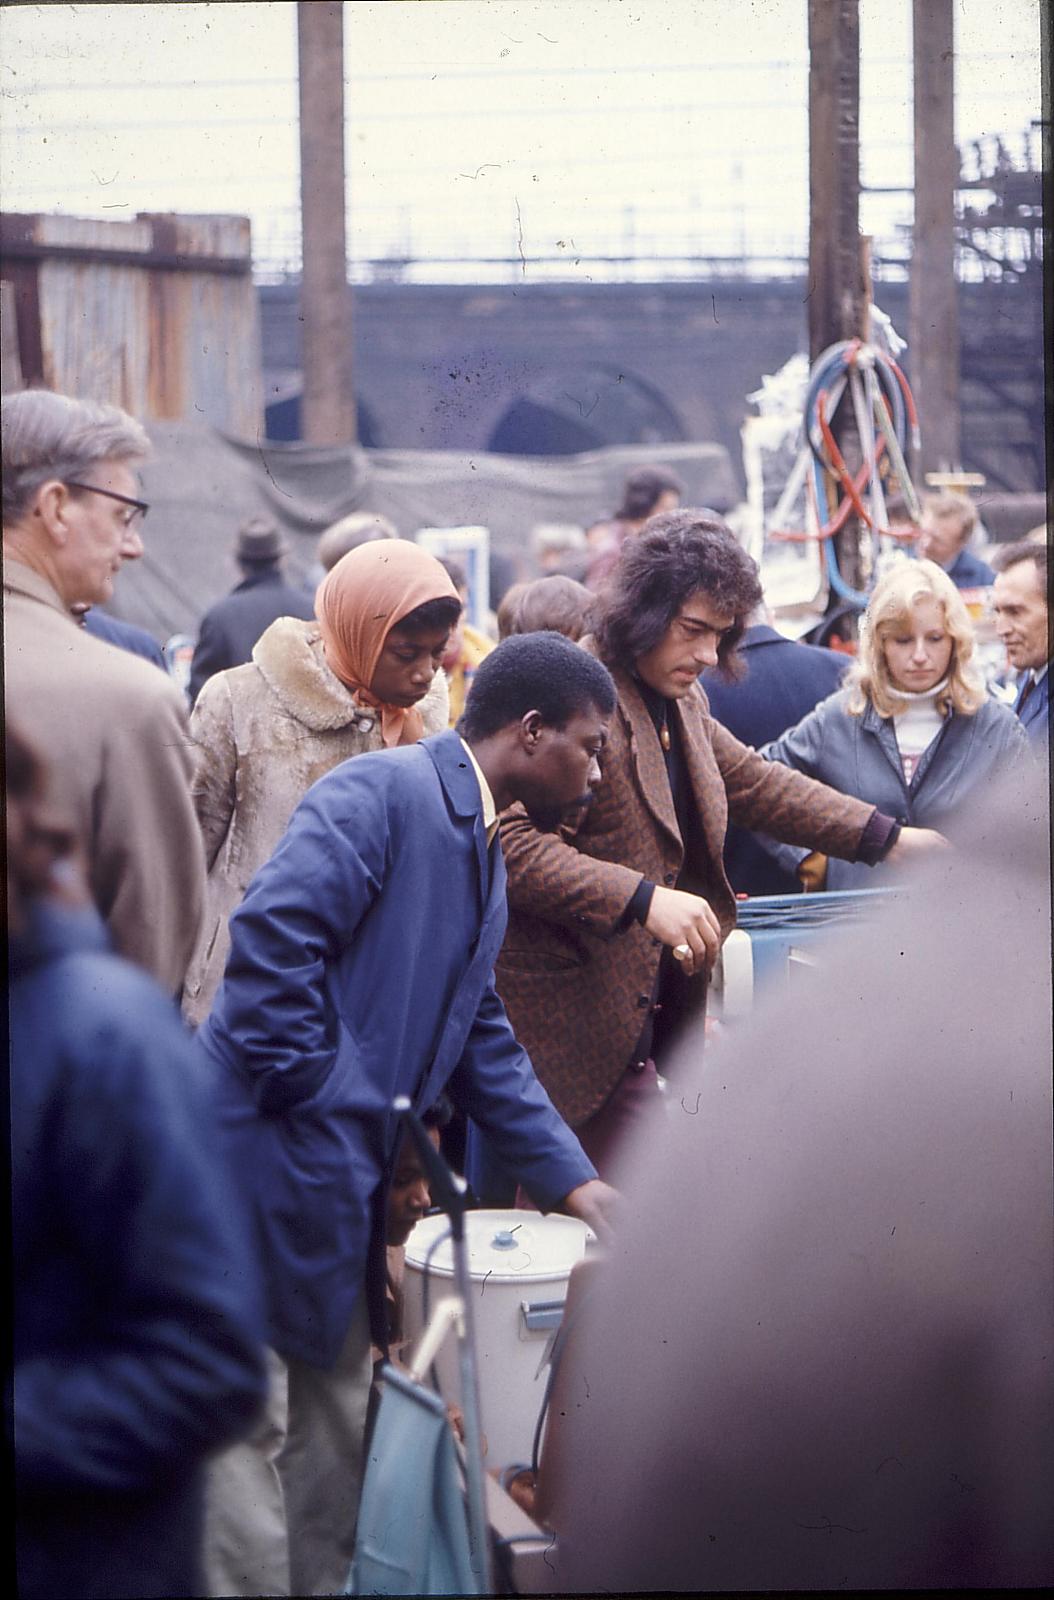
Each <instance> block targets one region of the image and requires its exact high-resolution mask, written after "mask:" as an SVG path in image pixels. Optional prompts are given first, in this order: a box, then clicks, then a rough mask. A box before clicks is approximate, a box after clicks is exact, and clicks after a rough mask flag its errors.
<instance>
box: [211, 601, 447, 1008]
mask: <svg viewBox="0 0 1054 1600" xmlns="http://www.w3.org/2000/svg"><path fill="white" fill-rule="evenodd" d="M447 707H448V697H447V687H446V678H445V676H444V674H443V673H442V672H441V671H440V672H437V673H436V675H435V678H434V679H433V681H432V685H431V688H430V689H429V690H428V693H427V694H426V695H425V697H424V699H423V700H422V701H421V702H420V705H419V706H418V710H419V711H420V713H421V716H422V718H423V720H424V725H425V727H424V731H425V734H426V735H428V734H430V733H442V732H443V730H444V729H445V728H446V725H447ZM190 729H191V736H192V738H193V740H194V743H195V745H196V747H197V748H196V764H195V769H194V781H193V794H194V804H195V805H196V807H197V812H198V820H199V822H200V824H201V831H202V835H203V837H204V840H205V856H206V863H207V867H208V884H207V887H206V907H205V916H204V919H203V921H202V926H201V937H200V938H199V940H198V943H197V947H196V949H195V951H194V955H193V958H192V960H191V963H190V970H189V971H188V973H187V981H186V985H185V987H184V993H183V1014H184V1016H185V1017H186V1019H187V1021H188V1022H190V1023H192V1024H194V1026H197V1025H198V1024H199V1023H201V1022H202V1021H204V1019H205V1017H207V1016H208V1013H209V1010H210V1008H211V1006H212V1001H213V998H214V996H215V993H216V990H217V988H218V987H219V982H220V979H221V978H222V976H223V969H224V967H225V965H226V962H227V954H228V951H229V949H230V938H229V935H228V931H227V923H228V920H229V918H230V915H231V913H232V912H233V911H235V910H236V909H237V907H238V906H239V905H240V904H241V900H242V897H243V895H244V894H245V891H246V889H247V888H248V887H249V883H250V881H251V880H252V878H253V876H254V874H255V873H256V871H257V869H258V868H259V867H262V866H263V864H264V862H265V861H267V860H268V859H269V858H270V856H271V855H272V854H273V853H274V850H275V849H276V847H277V845H278V843H279V840H280V839H281V837H282V835H283V833H284V832H285V830H286V826H287V824H288V822H289V819H290V817H291V816H292V814H293V812H294V811H295V810H296V807H297V806H298V805H299V803H300V801H301V800H302V799H303V797H304V795H305V794H306V793H307V791H308V789H310V787H311V785H312V784H313V783H314V782H315V781H316V780H317V779H318V778H321V777H322V776H323V774H325V773H327V772H329V771H331V770H332V768H333V767H336V766H339V764H340V763H341V762H342V761H347V760H348V759H349V757H351V756H358V755H362V754H363V752H364V751H367V750H380V749H382V748H383V745H382V741H381V728H380V720H379V716H378V714H377V712H376V711H375V710H374V709H373V708H372V707H370V706H366V705H361V704H360V703H359V702H358V701H357V700H356V698H355V695H354V694H353V692H352V691H351V690H350V689H348V688H346V687H345V685H344V684H343V683H341V681H340V679H339V678H337V677H336V676H335V675H334V673H333V672H332V670H331V669H330V667H329V666H328V665H327V663H326V658H325V656H324V654H323V651H322V639H321V635H320V633H319V629H318V624H317V623H314V622H302V621H300V620H299V618H296V617H279V619H278V621H277V622H273V623H272V624H271V626H270V627H269V628H268V629H267V630H266V632H265V633H263V634H262V635H261V637H260V639H259V640H258V641H257V643H256V646H255V648H254V650H253V659H252V661H251V662H249V663H248V664H247V665H246V666H244V667H232V668H230V669H229V670H228V671H227V672H220V673H217V674H216V676H215V677H213V678H210V679H209V680H208V682H207V683H206V684H205V685H204V687H203V688H202V691H201V693H200V695H199V696H198V699H197V703H196V705H195V707H194V711H193V714H192V716H191V721H190Z"/></svg>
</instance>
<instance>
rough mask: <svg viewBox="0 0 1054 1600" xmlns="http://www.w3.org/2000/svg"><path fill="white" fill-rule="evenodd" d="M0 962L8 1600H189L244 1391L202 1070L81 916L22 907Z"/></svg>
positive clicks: (37, 905) (247, 1347)
mask: <svg viewBox="0 0 1054 1600" xmlns="http://www.w3.org/2000/svg"><path fill="white" fill-rule="evenodd" d="M9 961H10V978H11V984H10V1039H11V1152H12V1180H13V1181H12V1224H13V1244H14V1285H15V1318H14V1430H15V1468H16V1493H17V1520H16V1559H17V1567H18V1571H17V1589H18V1593H19V1594H20V1595H21V1596H23V1597H31V1596H38V1597H43V1596H47V1597H53V1596H68V1595H74V1594H75V1595H78V1596H84V1597H95V1596H99V1597H102V1596H106V1597H107V1600H114V1597H117V1596H130V1595H135V1596H144V1595H200V1594H202V1593H203V1592H204V1589H203V1587H202V1582H203V1580H202V1577H201V1572H200V1567H199V1560H200V1552H199V1546H200V1517H201V1479H202V1468H203V1463H204V1459H205V1456H206V1454H208V1453H209V1452H211V1451H212V1450H214V1449H215V1448H217V1447H219V1446H221V1445H224V1444H226V1443H227V1442H229V1441H230V1440H231V1439H233V1438H234V1437H236V1436H237V1435H238V1434H239V1433H241V1432H244V1431H246V1430H247V1429H248V1427H249V1425H250V1424H251V1421H252V1418H253V1416H254V1414H255V1411H256V1408H257V1405H258V1403H259V1401H260V1399H261V1397H262V1394H263V1387H264V1384H263V1366H262V1355H261V1348H260V1338H259V1335H260V1307H259V1291H258V1285H257V1282H256V1274H255V1271H254V1269H253V1267H252V1264H251V1261H250V1257H249V1253H248V1248H247V1244H246V1241H245V1238H244V1236H243V1235H242V1234H241V1233H240V1231H239V1230H238V1228H237V1225H236V1222H235V1220H234V1213H233V1205H232V1200H231V1196H230V1192H229V1190H228V1187H227V1182H226V1179H225V1175H224V1173H223V1171H222V1168H221V1166H220V1163H219V1158H218V1155H217V1154H216V1153H215V1152H214V1151H213V1149H212V1147H211V1132H210V1129H209V1127H208V1124H207V1121H206V1116H205V1112H204V1105H205V1097H204V1094H203V1092H202V1089H201V1085H200V1082H199V1081H196V1079H198V1078H199V1076H200V1063H199V1062H198V1059H197V1056H196V1052H195V1051H194V1049H193V1046H192V1044H191V1042H190V1040H189V1039H188V1038H187V1036H186V1035H185V1033H184V1031H183V1029H182V1027H181V1025H180V1022H179V1020H178V1017H177V1015H176V1013H175V1011H174V1009H173V1006H172V1003H171V1001H170V1000H169V999H168V998H167V997H166V996H165V995H164V994H162V992H161V990H160V989H159V988H158V987H157V985H156V984H155V983H154V982H153V981H152V980H151V979H150V978H148V977H147V976H146V975H145V974H144V973H142V972H140V971H139V970H138V969H137V968H135V967H132V966H131V965H129V964H128V963H127V962H125V961H123V960H121V959H120V958H118V957H117V956H114V955H112V954H111V953H110V952H109V949H108V947H107V937H106V933H105V930H104V928H103V925H102V923H101V922H100V921H99V919H98V918H97V916H96V915H95V913H94V911H88V910H83V911H82V910H79V909H78V910H74V909H69V908H67V907H65V906H63V905H60V904H58V903H51V902H45V901H41V900H37V901H35V902H32V903H31V904H30V906H29V908H28V914H27V917H26V921H25V924H24V926H23V927H22V928H21V929H20V930H19V931H18V932H17V933H15V934H14V935H13V936H12V937H11V940H10V944H9Z"/></svg>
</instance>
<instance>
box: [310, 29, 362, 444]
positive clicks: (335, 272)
mask: <svg viewBox="0 0 1054 1600" xmlns="http://www.w3.org/2000/svg"><path fill="white" fill-rule="evenodd" d="M296 9H297V36H298V43H299V53H300V213H301V229H302V249H303V263H304V264H303V272H302V276H301V289H300V310H301V316H302V318H303V370H304V389H303V400H302V403H301V434H302V436H303V438H304V439H305V440H306V441H307V442H308V443H309V444H353V443H354V442H355V437H356V426H355V424H356V417H355V397H354V388H353V384H352V325H351V290H350V288H349V287H348V274H347V245H346V235H345V220H344V203H345V189H344V17H343V10H344V8H343V5H342V4H341V3H340V0H299V3H298V5H297V8H296Z"/></svg>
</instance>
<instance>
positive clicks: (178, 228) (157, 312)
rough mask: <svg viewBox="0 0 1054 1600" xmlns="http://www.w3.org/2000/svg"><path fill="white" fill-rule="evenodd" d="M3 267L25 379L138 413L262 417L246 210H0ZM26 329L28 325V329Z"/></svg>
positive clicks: (249, 423)
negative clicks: (28, 288)
mask: <svg viewBox="0 0 1054 1600" xmlns="http://www.w3.org/2000/svg"><path fill="white" fill-rule="evenodd" d="M0 221H2V234H0V246H2V253H3V256H4V258H5V261H4V276H5V277H10V278H11V279H12V281H17V282H21V283H22V284H23V285H25V284H26V280H27V277H30V276H31V277H32V278H33V279H35V283H34V285H33V286H34V288H35V294H33V293H26V292H24V293H23V300H22V305H23V308H24V309H23V317H22V318H20V328H19V331H20V334H21V333H22V331H23V330H22V326H21V322H22V320H23V319H24V318H25V317H26V316H27V315H28V317H29V318H30V319H31V320H32V321H33V322H34V323H35V328H34V329H33V330H32V331H33V332H35V334H36V340H33V339H32V338H31V339H29V340H28V341H26V340H23V341H22V342H23V345H24V346H26V345H28V348H29V349H30V350H32V349H33V345H34V343H36V344H37V346H38V348H37V350H36V351H35V352H34V354H35V355H36V360H35V361H34V362H32V363H30V362H26V361H24V363H23V364H24V367H25V376H26V379H27V381H29V382H36V383H42V384H44V385H45V386H47V387H48V388H53V389H57V390H60V391H62V392H64V393H66V394H75V395H81V396H84V397H85V398H90V399H98V400H109V401H113V402H115V403H116V404H118V405H121V406H124V407H125V409H126V410H128V411H130V412H132V413H133V415H135V416H138V417H140V418H141V419H142V420H143V421H180V420H188V421H190V420H198V421H204V422H208V423H211V424H212V425H213V426H214V427H216V428H220V429H222V430H223V431H224V432H225V433H230V434H233V435H234V436H235V437H237V438H242V439H256V438H257V437H258V435H259V433H260V431H261V428H262V424H263V415H262V380H261V370H260V323H259V310H258V300H257V294H256V290H255V288H254V286H253V281H252V256H251V236H250V228H249V223H248V220H247V219H246V218H244V217H182V216H153V215H141V216H139V217H137V218H136V219H135V220H134V221H131V222H113V221H96V220H91V219H87V218H82V217H62V216H51V215H39V216H33V217H14V216H7V217H4V218H3V219H0ZM27 331H28V330H27Z"/></svg>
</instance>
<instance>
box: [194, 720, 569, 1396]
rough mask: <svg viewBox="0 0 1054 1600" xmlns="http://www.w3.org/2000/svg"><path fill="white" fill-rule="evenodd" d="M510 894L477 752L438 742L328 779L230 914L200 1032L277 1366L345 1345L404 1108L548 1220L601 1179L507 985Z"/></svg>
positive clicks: (349, 764)
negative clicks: (472, 758)
mask: <svg viewBox="0 0 1054 1600" xmlns="http://www.w3.org/2000/svg"><path fill="white" fill-rule="evenodd" d="M505 881H506V880H505V864H504V861H503V860H502V856H501V850H500V847H499V846H498V845H497V844H495V845H493V846H492V847H491V849H490V850H489V851H488V846H487V839H486V834H485V831H484V827H483V802H482V798H481V795H480V788H479V784H478V782H477V780H476V776H475V773H474V772H473V770H472V767H471V765H470V762H469V758H468V754H467V753H466V751H465V748H464V746H463V745H462V743H461V740H460V739H459V737H458V735H457V734H456V733H441V734H437V735H435V736H434V737H433V738H430V739H424V740H422V741H421V743H419V744H414V745H407V746H405V747H403V748H401V749H396V750H384V751H370V752H367V753H366V754H365V755H360V756H355V757H354V759H353V760H351V761H345V762H344V763H343V764H342V765H341V766H339V767H336V768H335V769H334V770H333V771H332V772H330V773H327V774H326V776H325V777H323V778H320V779H319V781H318V782H317V783H316V784H314V785H313V786H312V787H311V788H310V789H309V790H308V792H307V794H306V795H305V797H304V799H303V800H302V801H301V802H300V805H299V806H298V807H297V809H296V811H295V812H294V813H293V817H292V820H291V822H290V824H289V827H288V829H287V831H286V834H285V837H284V838H283V840H282V842H281V844H280V845H279V846H278V849H277V850H276V851H275V853H274V855H273V856H272V857H271V859H270V861H268V862H267V863H266V864H265V865H264V866H263V867H261V868H260V871H259V872H258V873H257V874H256V876H255V878H254V879H253V881H252V883H251V884H250V885H249V889H248V892H247V894H246V896H245V899H244V900H243V901H242V904H241V906H240V907H239V909H238V910H237V911H236V912H235V914H234V916H233V917H232V918H231V924H230V927H231V954H230V958H229V959H228V962H227V970H226V974H225V977H224V980H223V984H222V987H221V988H220V991H219V993H218V995H217V997H216V1002H215V1004H214V1006H213V1009H212V1012H211V1013H210V1015H209V1017H208V1019H207V1021H206V1022H205V1023H204V1024H203V1026H202V1028H201V1031H200V1033H199V1035H198V1038H199V1040H200V1041H201V1044H202V1047H203V1049H204V1050H205V1052H207V1054H208V1055H209V1057H210V1058H211V1059H212V1061H213V1063H214V1071H215V1076H216V1105H217V1115H218V1118H219V1122H220V1126H221V1127H222V1130H223V1134H224V1137H225V1138H226V1139H227V1140H228V1142H229V1146H230V1149H231V1154H232V1165H233V1167H234V1170H235V1171H236V1172H237V1174H238V1176H239V1181H240V1183H241V1186H242V1188H243V1190H244V1193H245V1197H246V1199H247V1201H248V1203H249V1205H250V1206H251V1208H252V1214H253V1219H254V1223H255V1227H256V1230H257V1240H258V1250H259V1254H260V1258H261V1260H262V1261H263V1263H264V1272H265V1278H266V1288H267V1298H268V1313H269V1335H270V1340H271V1343H272V1344H273V1345H274V1347H275V1349H276V1350H277V1351H278V1352H279V1354H281V1355H283V1356H286V1357H289V1356H292V1357H295V1358H296V1359H298V1360H301V1361H307V1362H310V1363H312V1364H313V1365H315V1366H317V1367H326V1366H330V1365H332V1363H333V1362H334V1361H335V1360H336V1358H337V1355H338V1353H339V1351H340V1347H341V1345H342V1344H343V1342H344V1339H345V1338H346V1336H347V1332H348V1328H349V1326H350V1324H351V1318H352V1314H353V1311H354V1308H355V1304H356V1301H357V1299H358V1297H359V1295H360V1294H361V1293H362V1291H363V1286H364V1284H365V1282H366V1276H367V1273H366V1269H367V1265H368V1263H369V1262H370V1251H371V1239H372V1240H373V1241H374V1248H376V1244H377V1242H378V1239H379V1234H378V1230H377V1229H376V1228H374V1227H373V1218H374V1217H375V1216H383V1214H384V1203H385V1196H384V1187H385V1183H386V1179H387V1177H388V1176H389V1175H390V1170H391V1162H392V1159H393V1157H394V1153H395V1147H396V1143H397V1140H398V1136H399V1132H400V1124H399V1119H398V1117H397V1115H396V1114H395V1113H393V1111H392V1098H393V1096H395V1095H407V1096H409V1097H410V1099H411V1100H412V1101H413V1104H414V1106H415V1108H416V1109H417V1110H418V1111H421V1110H424V1109H425V1108H427V1107H428V1106H430V1105H432V1104H434V1102H435V1100H436V1098H437V1096H438V1095H439V1093H440V1092H441V1091H442V1090H444V1089H445V1090H446V1091H447V1093H448V1094H449V1095H450V1098H451V1099H452V1100H453V1101H454V1103H455V1105H456V1106H457V1107H458V1108H459V1109H460V1110H462V1111H464V1112H465V1113H466V1115H468V1116H471V1117H472V1118H473V1119H474V1120H475V1121H476V1122H478V1123H479V1125H480V1127H481V1128H482V1129H483V1130H484V1132H485V1134H486V1135H487V1137H488V1138H489V1139H491V1140H492V1141H493V1143H494V1147H495V1150H496V1151H497V1153H498V1156H499V1158H500V1159H501V1160H502V1161H503V1162H504V1163H505V1164H506V1165H507V1166H508V1167H509V1168H510V1169H511V1170H512V1171H514V1172H515V1174H516V1177H517V1179H518V1181H519V1182H520V1183H522V1184H523V1185H524V1187H525V1188H526V1189H527V1190H528V1192H529V1193H530V1194H531V1196H532V1198H533V1199H534V1200H535V1201H536V1202H537V1203H538V1204H539V1205H540V1206H543V1207H545V1208H549V1207H552V1206H554V1205H556V1204H557V1203H558V1202H559V1201H560V1200H562V1199H563V1197H564V1195H566V1194H568V1193H569V1192H570V1190H571V1189H573V1188H575V1187H576V1186H577V1185H578V1184H579V1183H584V1182H585V1181H586V1180H587V1179H589V1178H592V1177H593V1176H594V1169H593V1167H592V1166H591V1164H590V1163H589V1161H588V1160H587V1159H586V1157H585V1156H584V1155H583V1153H582V1149H581V1146H580V1145H579V1143H578V1140H577V1139H576V1138H575V1136H574V1134H573V1133H572V1132H571V1130H570V1129H569V1128H568V1127H567V1124H566V1123H565V1122H564V1121H563V1120H562V1118H561V1117H560V1116H558V1114H557V1112H556V1111H555V1110H554V1108H553V1106H552V1103H551V1101H550V1100H549V1097H548V1095H547V1094H546V1092H545V1090H544V1089H543V1088H542V1086H541V1084H540V1083H539V1082H538V1079H537V1078H536V1077H535V1075H534V1069H533V1067H532V1066H531V1063H530V1060H529V1058H528V1056H527V1054H526V1052H525V1051H524V1049H523V1048H522V1046H521V1045H519V1044H518V1043H517V1041H516V1039H515V1036H514V1035H513V1032H512V1028H511V1026H510V1024H509V1021H508V1018H507V1017H506V1015H505V1008H504V1006H503V1005H502V1003H501V1001H500V1000H499V999H498V996H497V994H496V993H495V990H494V981H493V968H494V962H495V959H496V957H497V954H498V951H499V950H500V948H501V942H502V938H503V937H504V934H505V925H506V920H507V912H506V905H505ZM381 1259H382V1260H383V1255H382V1258H381ZM380 1282H381V1287H382V1289H383V1273H382V1276H381V1280H380ZM370 1285H371V1287H372V1288H373V1289H375V1290H376V1288H377V1286H378V1285H377V1282H376V1274H373V1273H371V1275H370Z"/></svg>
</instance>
